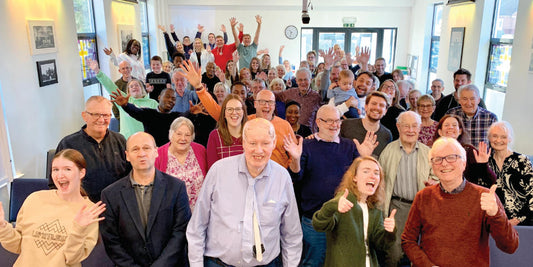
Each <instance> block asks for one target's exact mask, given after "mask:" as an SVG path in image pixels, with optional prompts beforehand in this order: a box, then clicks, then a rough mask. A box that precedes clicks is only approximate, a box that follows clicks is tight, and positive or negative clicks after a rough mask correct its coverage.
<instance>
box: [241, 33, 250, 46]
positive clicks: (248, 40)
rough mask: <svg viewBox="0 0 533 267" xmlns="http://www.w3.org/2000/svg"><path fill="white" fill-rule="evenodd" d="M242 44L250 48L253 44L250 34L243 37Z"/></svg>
mask: <svg viewBox="0 0 533 267" xmlns="http://www.w3.org/2000/svg"><path fill="white" fill-rule="evenodd" d="M242 44H243V45H244V46H249V45H250V44H252V36H250V35H249V34H245V35H243V37H242Z"/></svg>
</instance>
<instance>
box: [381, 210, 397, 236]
mask: <svg viewBox="0 0 533 267" xmlns="http://www.w3.org/2000/svg"><path fill="white" fill-rule="evenodd" d="M394 215H396V209H393V210H392V211H391V213H390V215H389V217H387V218H385V220H383V226H384V227H385V231H387V232H389V233H392V231H394V227H395V226H396V222H395V220H394Z"/></svg>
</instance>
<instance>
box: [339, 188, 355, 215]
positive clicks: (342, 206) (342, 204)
mask: <svg viewBox="0 0 533 267" xmlns="http://www.w3.org/2000/svg"><path fill="white" fill-rule="evenodd" d="M347 197H348V188H346V189H344V194H343V195H342V196H341V197H340V198H339V204H338V208H337V209H338V210H339V212H340V213H346V212H348V211H349V210H351V209H352V207H353V203H352V202H350V200H348V199H346V198H347Z"/></svg>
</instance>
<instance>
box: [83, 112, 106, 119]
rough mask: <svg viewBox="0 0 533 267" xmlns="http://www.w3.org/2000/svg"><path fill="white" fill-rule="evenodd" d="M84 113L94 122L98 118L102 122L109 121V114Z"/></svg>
mask: <svg viewBox="0 0 533 267" xmlns="http://www.w3.org/2000/svg"><path fill="white" fill-rule="evenodd" d="M85 113H87V114H89V115H90V116H91V117H93V119H95V120H98V119H100V118H104V120H109V119H110V118H111V113H108V114H105V113H91V112H89V111H85Z"/></svg>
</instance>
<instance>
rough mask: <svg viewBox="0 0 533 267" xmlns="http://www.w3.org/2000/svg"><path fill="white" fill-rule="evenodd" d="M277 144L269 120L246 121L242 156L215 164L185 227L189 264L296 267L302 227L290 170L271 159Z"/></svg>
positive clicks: (208, 174)
mask: <svg viewBox="0 0 533 267" xmlns="http://www.w3.org/2000/svg"><path fill="white" fill-rule="evenodd" d="M275 143H276V132H275V130H274V126H273V125H272V123H271V122H270V121H268V120H266V119H262V118H257V119H253V120H250V121H248V122H247V123H246V124H245V125H244V129H243V144H242V146H243V150H244V154H241V155H237V156H233V157H229V158H225V159H221V160H219V161H217V162H215V164H213V166H212V167H211V169H210V170H209V172H208V173H207V176H206V178H205V180H204V184H203V185H202V189H201V190H200V195H199V196H198V200H197V202H196V207H195V209H194V213H193V216H192V218H191V221H190V222H189V226H188V227H187V240H188V243H189V262H190V265H191V267H195V266H202V267H203V266H258V265H261V266H281V261H282V262H283V266H297V265H298V263H299V262H300V255H301V253H302V229H301V227H300V220H299V219H298V208H297V205H296V199H295V197H294V190H293V187H292V181H291V178H290V176H289V173H288V172H287V170H286V169H285V168H284V167H282V166H281V165H279V164H277V163H276V162H274V161H272V160H270V155H271V154H272V151H273V150H274V147H275ZM280 252H281V253H280ZM204 264H205V265H204Z"/></svg>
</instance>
